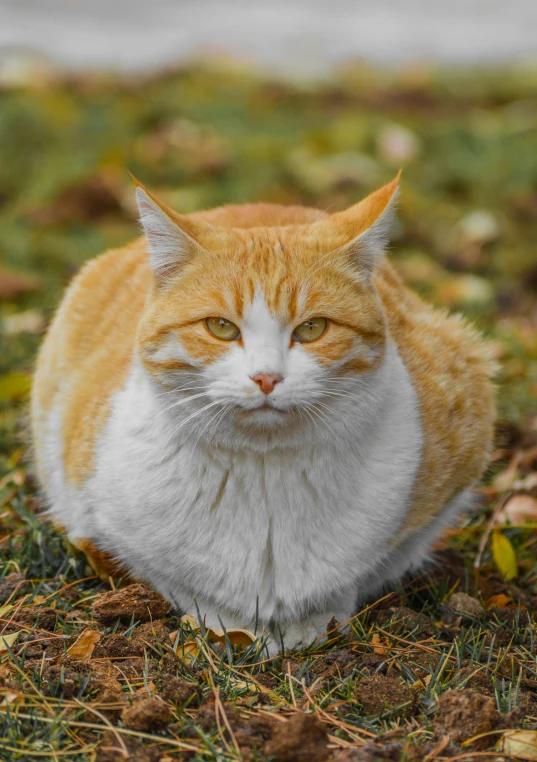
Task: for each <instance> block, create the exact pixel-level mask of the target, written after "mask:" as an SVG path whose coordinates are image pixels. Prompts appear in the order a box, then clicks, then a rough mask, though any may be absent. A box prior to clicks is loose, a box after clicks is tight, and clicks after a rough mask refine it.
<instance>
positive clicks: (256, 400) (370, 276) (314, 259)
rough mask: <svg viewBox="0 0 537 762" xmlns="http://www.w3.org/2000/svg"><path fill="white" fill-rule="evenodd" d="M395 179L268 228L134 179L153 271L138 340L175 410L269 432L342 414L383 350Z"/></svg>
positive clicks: (202, 421) (201, 422) (145, 361)
mask: <svg viewBox="0 0 537 762" xmlns="http://www.w3.org/2000/svg"><path fill="white" fill-rule="evenodd" d="M398 179H399V178H396V179H395V180H394V181H393V182H391V183H389V184H388V185H385V186H384V187H382V188H380V189H379V190H377V191H376V192H374V193H372V194H371V195H370V196H368V197H367V198H366V199H364V200H363V201H361V202H360V203H358V204H356V205H354V206H352V207H351V208H349V209H348V210H346V211H344V212H338V213H335V214H332V215H326V214H323V213H319V218H318V219H316V220H315V221H314V222H310V223H305V224H292V225H282V226H267V227H217V226H215V225H214V224H210V223H209V222H207V221H206V220H204V219H203V218H202V217H200V216H199V215H192V216H188V215H179V214H177V213H176V212H174V211H172V210H171V209H169V208H168V207H166V206H165V205H164V204H163V203H161V202H160V201H159V200H158V199H156V198H155V197H154V196H153V195H152V194H150V193H149V192H148V191H146V190H145V189H144V188H142V187H141V186H140V187H138V189H137V195H138V203H139V207H140V214H141V221H142V224H143V228H144V231H145V234H146V237H147V241H148V251H149V256H150V262H151V268H152V271H153V274H154V278H155V288H154V290H153V293H152V297H151V300H150V303H149V304H148V307H147V310H146V312H145V314H144V317H143V319H142V322H141V325H140V330H139V333H138V348H139V354H140V357H141V359H142V362H143V364H144V366H145V368H146V369H147V371H149V373H150V375H151V377H152V379H153V380H155V381H156V383H157V384H158V385H159V386H160V387H161V389H162V390H163V392H165V393H167V394H168V400H167V401H169V402H170V405H169V406H170V409H172V408H173V411H174V413H175V414H179V415H180V416H182V418H183V419H185V418H187V417H189V416H192V419H191V420H192V424H194V422H195V419H196V423H197V424H198V425H199V426H203V425H206V426H207V427H208V429H209V430H211V426H212V424H211V425H209V424H210V422H211V421H214V422H215V424H216V422H217V421H218V420H219V418H218V415H220V420H222V421H226V424H227V425H228V424H229V423H230V422H232V423H233V425H235V426H238V427H241V426H242V427H243V428H246V429H248V430H250V431H255V430H256V429H260V430H264V431H267V430H272V431H274V430H283V429H284V428H285V427H286V426H289V425H292V426H295V427H296V426H300V422H304V424H305V425H306V424H307V422H308V421H312V420H315V421H317V425H319V426H320V425H321V424H322V421H323V418H327V417H328V418H330V412H331V411H332V410H339V411H340V412H341V411H343V410H344V409H345V399H347V402H348V400H349V399H350V398H351V397H350V387H352V388H355V387H356V385H358V386H359V384H360V382H361V383H362V384H363V382H364V379H367V378H371V377H372V375H373V373H374V371H375V370H376V369H377V368H378V367H379V365H380V364H381V363H382V360H383V357H384V353H385V346H386V324H385V316H384V312H383V308H382V304H381V302H380V299H379V296H378V293H377V290H376V288H375V283H374V272H375V267H376V266H377V262H378V260H379V259H380V258H381V257H382V250H383V247H384V245H385V243H386V235H387V230H388V227H389V223H390V218H391V212H392V210H393V206H394V200H395V197H396V194H397V187H398ZM237 215H240V211H239V209H238V208H235V210H234V214H233V216H234V218H235V219H236V218H237ZM224 218H225V215H224ZM306 218H307V216H306ZM214 219H218V216H215V217H213V220H214ZM220 219H222V216H220ZM239 224H240V223H239ZM354 382H356V383H354ZM353 384H354V386H353ZM187 398H188V399H187ZM164 399H166V397H164ZM179 403H180V404H179ZM187 413H188V414H187ZM193 428H197V426H196V427H194V426H193Z"/></svg>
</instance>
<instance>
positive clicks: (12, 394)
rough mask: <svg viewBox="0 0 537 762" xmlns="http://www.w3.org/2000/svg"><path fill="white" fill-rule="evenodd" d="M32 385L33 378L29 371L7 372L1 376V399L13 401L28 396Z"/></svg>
mask: <svg viewBox="0 0 537 762" xmlns="http://www.w3.org/2000/svg"><path fill="white" fill-rule="evenodd" d="M31 385H32V382H31V378H30V376H29V375H28V374H27V373H7V374H6V375H5V376H0V400H1V401H2V402H12V401H13V400H17V399H21V398H22V397H26V395H27V394H28V392H29V391H30V387H31Z"/></svg>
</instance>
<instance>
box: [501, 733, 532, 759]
mask: <svg viewBox="0 0 537 762" xmlns="http://www.w3.org/2000/svg"><path fill="white" fill-rule="evenodd" d="M500 748H501V751H502V752H503V753H504V754H508V755H509V756H510V757H515V758H516V759H529V760H537V730H513V731H512V732H511V733H506V734H505V735H504V737H503V738H502V740H501V742H500Z"/></svg>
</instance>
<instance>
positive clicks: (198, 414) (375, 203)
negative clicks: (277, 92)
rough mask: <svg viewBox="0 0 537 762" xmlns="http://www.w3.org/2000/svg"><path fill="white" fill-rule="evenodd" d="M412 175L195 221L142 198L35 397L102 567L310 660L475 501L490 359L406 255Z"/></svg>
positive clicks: (59, 329) (45, 471)
mask: <svg viewBox="0 0 537 762" xmlns="http://www.w3.org/2000/svg"><path fill="white" fill-rule="evenodd" d="M398 185H399V178H396V179H395V180H394V181H392V182H391V183H388V184H387V185H385V186H383V187H382V188H380V189H379V190H377V191H375V192H374V193H372V194H370V195H369V196H368V197H367V198H365V199H364V200H362V201H361V202H359V203H357V204H355V205H354V206H351V207H350V208H349V209H347V210H346V211H342V212H336V213H333V214H331V215H329V214H327V213H325V212H322V211H319V210H316V209H311V208H305V207H298V206H289V207H286V206H280V205H275V204H247V205H242V206H240V205H237V206H225V207H220V208H217V209H213V210H209V211H203V212H197V213H194V214H190V215H180V214H178V213H176V212H175V211H173V210H171V209H170V208H168V207H167V206H166V205H165V204H164V203H162V202H161V201H159V200H158V199H157V198H156V197H155V196H154V195H153V194H151V193H150V192H149V191H147V190H146V189H145V188H144V187H143V186H142V185H141V184H138V186H137V191H136V193H137V197H138V204H139V210H140V219H141V223H142V226H143V230H144V232H145V235H144V236H143V237H141V238H140V239H138V240H135V241H134V242H132V243H130V244H129V245H127V246H125V247H123V248H120V249H115V250H112V251H108V252H106V253H105V254H102V255H101V256H99V257H97V258H96V259H94V260H92V261H90V262H89V263H87V264H86V265H85V266H84V267H83V268H82V270H81V271H80V272H79V274H78V275H77V276H76V277H75V278H74V280H73V282H72V283H71V285H70V286H69V287H68V289H67V292H66V294H65V297H64V299H63V301H62V303H61V305H60V307H59V309H58V311H57V313H56V315H55V317H54V319H53V321H52V323H51V325H50V328H49V330H48V334H47V336H46V338H45V340H44V342H43V344H42V347H41V350H40V353H39V357H38V361H37V368H36V372H35V380H34V385H33V392H32V425H33V441H34V445H35V455H36V467H37V471H38V477H39V481H40V483H41V485H42V488H43V491H44V494H45V496H46V501H47V505H48V514H49V516H50V517H51V518H52V519H53V520H54V521H55V522H57V523H58V524H60V525H61V526H63V527H64V528H65V530H66V532H67V534H68V537H69V538H70V540H71V541H72V542H73V543H74V544H75V545H78V546H79V547H81V548H83V549H84V550H85V551H86V552H87V553H88V556H89V558H90V560H93V562H94V564H96V568H98V569H99V570H100V571H101V572H103V570H104V573H105V574H108V573H110V572H111V570H114V569H115V570H116V571H117V570H118V569H121V570H122V571H123V572H126V573H128V574H130V575H131V576H132V578H134V579H138V580H143V581H145V582H147V583H148V584H150V585H151V586H152V587H153V588H155V589H156V590H158V591H159V592H160V593H162V595H164V596H165V597H166V598H167V599H168V600H169V601H171V602H172V603H174V604H175V605H176V606H177V607H178V608H180V609H181V610H183V611H184V612H186V613H189V614H192V615H194V616H198V615H199V616H201V617H203V618H204V620H205V623H206V625H207V626H210V627H214V626H216V627H218V626H220V625H221V624H223V625H224V626H225V627H227V628H231V627H246V628H250V629H252V628H253V627H254V622H258V623H259V625H260V626H263V627H264V628H265V631H266V632H267V633H268V634H269V637H270V642H269V652H271V653H272V652H276V651H277V650H278V648H279V647H280V646H281V645H282V644H283V645H284V647H285V648H287V649H295V648H300V647H302V646H304V645H307V644H309V643H310V642H312V641H314V640H315V639H317V638H322V636H323V635H324V634H325V633H326V628H327V624H328V622H329V621H331V620H332V618H333V617H335V618H336V620H337V621H338V622H346V621H347V620H349V619H350V618H351V617H352V615H353V614H354V613H355V611H356V609H357V606H358V604H359V603H360V602H361V601H363V600H364V599H365V598H366V597H368V596H370V595H372V594H375V593H377V592H378V591H379V590H380V589H381V588H382V586H383V585H385V584H386V583H390V582H393V581H395V580H398V579H400V578H401V577H402V575H404V574H405V573H406V572H408V571H412V570H416V569H418V568H419V567H420V566H421V565H422V564H423V563H424V561H425V560H426V559H427V558H428V555H429V553H430V549H431V546H432V544H433V543H434V541H435V540H436V539H437V538H438V536H439V534H440V533H441V531H442V530H443V528H444V527H445V526H446V525H448V524H449V523H450V522H452V521H453V520H454V519H455V517H456V516H457V515H458V514H459V513H461V512H462V511H463V510H465V509H467V508H468V507H469V506H470V505H471V502H472V497H471V488H472V487H473V486H474V485H475V484H476V482H477V481H478V480H479V478H480V477H481V475H482V473H483V470H484V468H485V466H486V464H487V461H488V458H489V453H490V448H491V442H492V432H493V422H494V415H495V404H494V387H493V381H492V377H493V374H494V362H493V358H492V352H491V350H490V347H489V346H488V345H487V343H486V342H485V341H484V340H483V339H482V338H481V337H480V336H479V335H478V334H477V333H476V332H475V330H474V329H473V328H471V327H469V326H468V325H467V324H466V323H465V322H464V320H463V319H462V318H461V317H458V316H448V315H447V314H446V313H445V312H444V311H440V310H437V309H433V308H432V307H431V306H428V305H427V304H425V303H424V302H423V301H422V300H421V298H420V297H419V296H418V295H417V294H415V293H414V292H412V291H411V290H409V289H408V288H407V287H406V286H405V285H404V284H403V282H402V281H401V279H400V277H399V275H398V274H397V273H396V271H395V269H394V268H393V267H392V265H391V264H390V263H389V261H388V259H387V256H386V254H385V246H386V243H387V235H388V231H389V225H390V219H391V216H392V214H393V210H394V204H395V200H396V196H397V192H398ZM270 649H272V650H270Z"/></svg>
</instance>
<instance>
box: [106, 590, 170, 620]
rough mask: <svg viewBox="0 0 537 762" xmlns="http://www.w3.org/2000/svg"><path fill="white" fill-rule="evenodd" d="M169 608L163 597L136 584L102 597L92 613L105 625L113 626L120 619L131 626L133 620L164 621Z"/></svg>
mask: <svg viewBox="0 0 537 762" xmlns="http://www.w3.org/2000/svg"><path fill="white" fill-rule="evenodd" d="M169 608H170V604H169V603H168V601H167V600H165V599H164V598H163V597H162V595H160V594H159V593H156V592H155V591H154V590H150V589H149V588H147V587H146V586H145V585H141V584H139V583H135V584H133V585H128V587H125V588H123V590H113V591H111V592H109V593H103V594H102V595H100V596H99V597H98V598H97V600H96V601H95V602H94V604H93V606H92V607H91V613H92V615H93V616H94V617H95V619H97V620H98V621H99V622H102V623H103V624H108V625H109V624H113V623H114V622H116V621H117V620H118V619H119V620H120V622H123V623H126V624H129V623H130V622H131V620H132V619H133V618H134V620H135V621H137V622H149V621H150V620H152V619H162V617H164V616H166V614H167V613H168V611H169Z"/></svg>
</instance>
